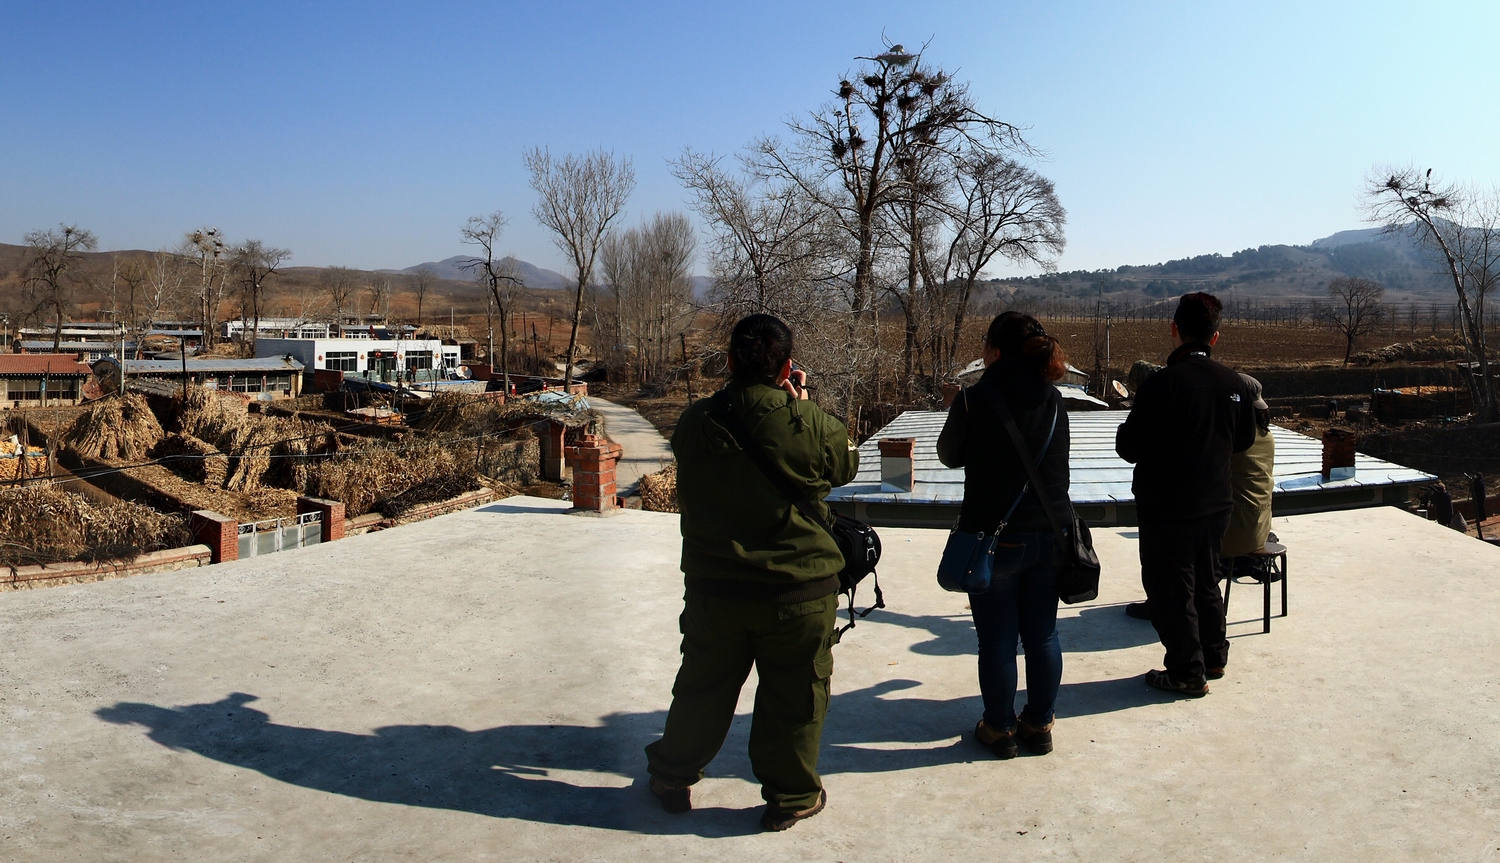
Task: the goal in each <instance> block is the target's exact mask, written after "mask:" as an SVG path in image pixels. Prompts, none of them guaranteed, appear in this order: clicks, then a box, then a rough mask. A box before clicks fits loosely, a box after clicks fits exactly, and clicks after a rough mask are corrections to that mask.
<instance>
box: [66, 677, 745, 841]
mask: <svg viewBox="0 0 1500 863" xmlns="http://www.w3.org/2000/svg"><path fill="white" fill-rule="evenodd" d="M255 699H256V696H254V695H248V694H245V693H242V692H236V693H232V694H230V695H229V696H228V697H226V698H224V699H222V700H221V701H217V702H214V703H211V704H191V705H187V706H183V707H174V708H167V707H157V706H155V705H151V704H133V703H120V704H116V705H115V706H113V707H106V708H102V709H100V710H98V711H96V713H97V715H98V716H99V718H100V719H103V720H105V721H106V722H113V723H116V724H120V725H142V726H145V727H146V728H147V729H149V732H148V736H149V737H150V738H151V739H152V740H154V741H156V742H157V743H160V744H161V745H163V746H166V747H169V748H171V749H174V750H186V751H189V752H196V753H198V754H199V755H202V756H204V757H206V758H211V759H213V760H215V761H221V762H223V763H225V764H233V765H235V766H238V767H243V768H246V769H249V770H255V771H257V772H259V773H262V774H265V775H266V776H268V777H270V778H272V779H276V780H279V781H281V782H286V783H288V784H291V785H297V786H301V787H303V788H312V789H316V790H319V791H326V792H328V793H330V794H342V795H344V796H347V797H353V798H357V799H361V800H372V801H376V802H380V803H398V804H402V805H406V806H423V807H430V808H434V809H453V810H458V811H463V812H473V813H476V814H480V815H489V816H493V817H497V818H517V819H522V820H526V821H537V822H542V823H548V824H565V825H577V826H585V827H598V828H603V829H611V830H630V831H633V832H639V833H662V834H668V833H672V834H695V835H699V836H708V837H715V836H737V835H745V834H748V833H753V832H757V831H758V830H759V829H760V825H759V821H758V817H757V816H758V812H759V809H758V808H757V809H754V810H736V809H700V810H696V811H695V812H694V814H693V816H692V817H690V818H682V817H674V816H671V815H668V814H666V813H665V812H662V811H661V808H660V807H659V806H658V805H657V803H656V801H655V800H654V799H652V797H651V794H650V792H648V791H647V790H646V789H645V788H644V787H643V786H644V779H642V778H639V777H642V776H643V775H644V773H645V771H644V769H643V768H644V761H645V756H644V755H643V754H642V753H641V746H644V745H645V743H646V742H647V741H649V740H650V739H652V735H654V734H656V733H659V732H660V730H661V725H662V722H663V720H664V718H665V714H664V712H656V713H644V714H626V715H619V714H617V715H612V716H607V717H605V718H604V724H603V725H602V726H598V727H583V726H574V725H512V726H500V727H497V728H489V729H484V730H481V731H466V730H464V729H462V728H455V727H452V726H443V725H393V726H387V727H385V728H377V729H376V730H375V732H374V733H373V734H353V733H349V732H344V731H331V730H325V729H321V728H302V727H298V726H292V725H278V724H276V723H274V722H271V721H270V717H269V716H268V715H267V714H266V713H264V712H263V711H260V710H255V709H254V708H250V707H246V706H245V705H246V704H248V703H249V702H251V701H254V700H255ZM556 771H565V772H569V773H571V772H582V773H589V774H604V775H612V776H620V777H629V778H634V779H635V782H634V783H633V784H632V785H629V786H624V787H621V786H619V785H618V784H616V785H608V786H601V785H590V784H586V783H587V779H583V780H582V781H580V780H579V779H578V778H575V777H559V776H554V775H553V774H554V772H556Z"/></svg>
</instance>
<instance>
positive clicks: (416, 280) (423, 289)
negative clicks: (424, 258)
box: [410, 267, 437, 329]
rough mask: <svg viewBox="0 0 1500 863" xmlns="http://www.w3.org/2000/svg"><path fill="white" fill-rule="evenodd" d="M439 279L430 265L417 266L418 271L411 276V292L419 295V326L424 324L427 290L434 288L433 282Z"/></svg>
mask: <svg viewBox="0 0 1500 863" xmlns="http://www.w3.org/2000/svg"><path fill="white" fill-rule="evenodd" d="M435 281H437V276H435V275H434V274H433V272H432V268H430V267H417V271H416V272H415V273H413V274H412V277H411V282H410V284H411V292H412V293H414V294H416V295H417V327H418V328H419V329H420V328H421V326H422V303H423V302H424V301H425V300H426V299H427V292H428V291H430V290H432V283H433V282H435Z"/></svg>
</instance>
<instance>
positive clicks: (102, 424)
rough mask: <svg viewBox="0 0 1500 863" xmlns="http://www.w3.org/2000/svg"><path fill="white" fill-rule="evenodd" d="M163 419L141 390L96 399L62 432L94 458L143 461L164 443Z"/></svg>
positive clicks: (66, 441)
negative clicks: (159, 417) (148, 402)
mask: <svg viewBox="0 0 1500 863" xmlns="http://www.w3.org/2000/svg"><path fill="white" fill-rule="evenodd" d="M162 436H163V432H162V428H161V423H160V422H158V421H157V419H156V414H154V413H152V412H151V407H150V406H149V405H148V404H147V403H146V399H145V397H144V396H142V395H140V394H139V393H132V392H127V393H125V394H124V395H122V396H118V395H117V396H110V397H108V398H103V399H100V400H99V401H97V402H95V403H94V405H93V406H92V407H91V408H89V410H88V411H87V412H85V413H83V414H80V415H79V417H78V418H77V419H75V420H74V421H73V423H72V424H71V425H69V426H68V427H67V429H65V430H64V431H63V433H62V442H63V444H64V445H66V446H67V447H68V448H69V449H72V450H73V451H74V452H76V453H78V454H79V455H81V456H83V457H85V458H90V459H103V460H105V461H139V460H141V459H144V458H146V456H147V454H148V453H150V451H151V449H152V448H153V447H155V446H156V445H157V444H159V443H161V439H162Z"/></svg>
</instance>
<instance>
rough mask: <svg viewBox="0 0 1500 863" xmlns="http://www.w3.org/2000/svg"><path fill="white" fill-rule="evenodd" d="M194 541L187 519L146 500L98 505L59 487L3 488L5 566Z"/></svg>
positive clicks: (132, 553)
mask: <svg viewBox="0 0 1500 863" xmlns="http://www.w3.org/2000/svg"><path fill="white" fill-rule="evenodd" d="M190 542H191V537H190V536H189V534H188V529H187V520H186V519H185V518H183V517H182V516H180V515H168V514H166V513H160V512H157V511H156V510H154V509H151V508H150V507H147V506H142V505H140V504H136V503H127V502H124V501H121V502H118V503H114V504H108V505H101V504H94V503H90V502H89V501H88V500H87V499H85V498H83V497H80V496H78V495H75V494H69V493H67V492H65V491H61V490H59V489H58V488H57V487H55V486H28V487H25V488H11V489H4V490H0V566H5V567H16V566H23V565H26V564H33V563H56V562H58V561H65V560H86V561H100V560H131V559H134V558H135V557H137V556H139V555H141V554H143V553H145V552H148V551H157V550H159V549H164V548H178V547H181V546H184V545H187V544H189V543H190Z"/></svg>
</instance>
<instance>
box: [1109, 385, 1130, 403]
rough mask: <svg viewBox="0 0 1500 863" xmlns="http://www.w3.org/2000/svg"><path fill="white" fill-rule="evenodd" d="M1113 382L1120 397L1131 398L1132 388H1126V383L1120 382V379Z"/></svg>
mask: <svg viewBox="0 0 1500 863" xmlns="http://www.w3.org/2000/svg"><path fill="white" fill-rule="evenodd" d="M1111 383H1113V384H1114V385H1115V392H1117V393H1119V394H1120V398H1122V399H1128V398H1130V390H1127V389H1125V385H1124V384H1122V383H1120V382H1119V381H1111Z"/></svg>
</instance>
